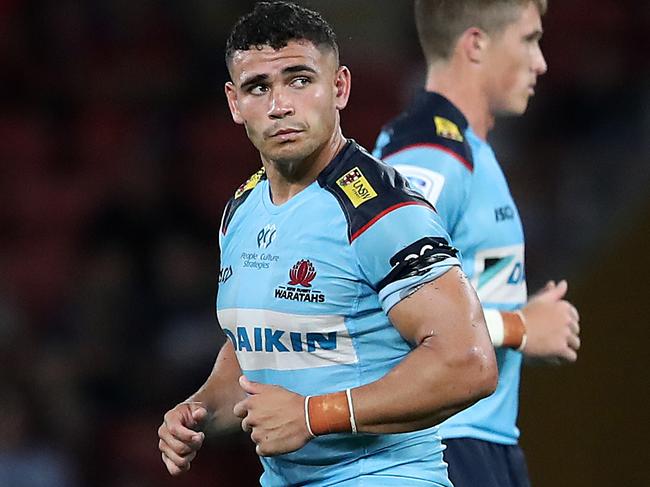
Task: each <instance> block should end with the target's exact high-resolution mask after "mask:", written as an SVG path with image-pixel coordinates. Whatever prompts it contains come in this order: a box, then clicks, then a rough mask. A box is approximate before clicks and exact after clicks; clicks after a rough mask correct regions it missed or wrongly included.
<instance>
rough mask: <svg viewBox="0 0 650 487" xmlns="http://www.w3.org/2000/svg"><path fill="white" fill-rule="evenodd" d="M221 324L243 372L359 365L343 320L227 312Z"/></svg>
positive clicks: (241, 310)
mask: <svg viewBox="0 0 650 487" xmlns="http://www.w3.org/2000/svg"><path fill="white" fill-rule="evenodd" d="M218 317H219V322H220V324H221V327H222V328H223V330H224V332H225V333H226V335H227V336H228V338H229V339H230V340H231V341H232V342H233V344H234V346H235V350H236V352H237V358H238V359H239V364H240V365H241V368H242V369H243V370H261V369H272V370H297V369H310V368H315V367H327V366H331V365H345V364H353V363H356V362H357V361H358V357H357V353H356V350H355V349H354V346H353V344H352V338H351V337H350V334H349V332H348V329H347V327H346V326H345V320H344V318H343V316H336V315H295V314H289V313H280V312H277V311H270V310H264V309H247V308H227V309H220V310H219V311H218Z"/></svg>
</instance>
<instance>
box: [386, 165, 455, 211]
mask: <svg viewBox="0 0 650 487" xmlns="http://www.w3.org/2000/svg"><path fill="white" fill-rule="evenodd" d="M395 169H396V170H397V171H399V173H400V174H401V175H402V176H404V177H405V178H406V179H407V180H408V182H409V184H410V186H411V188H413V189H414V190H415V191H417V192H418V193H420V194H421V195H422V196H424V197H425V198H426V199H427V201H428V202H429V203H431V204H432V205H433V206H436V203H437V202H438V198H440V193H442V188H443V187H444V185H445V177H444V176H443V175H442V174H440V173H439V172H436V171H431V170H430V169H425V168H423V167H419V166H412V165H410V164H395Z"/></svg>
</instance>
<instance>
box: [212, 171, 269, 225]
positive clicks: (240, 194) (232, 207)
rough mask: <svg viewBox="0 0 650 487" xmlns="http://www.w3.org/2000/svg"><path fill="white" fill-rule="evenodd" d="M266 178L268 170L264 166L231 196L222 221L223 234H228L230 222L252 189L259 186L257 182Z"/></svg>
mask: <svg viewBox="0 0 650 487" xmlns="http://www.w3.org/2000/svg"><path fill="white" fill-rule="evenodd" d="M264 179H266V171H265V170H264V168H261V169H260V170H259V171H257V172H256V173H255V174H253V175H252V176H251V177H250V178H248V179H247V180H246V182H245V183H244V184H242V185H241V186H240V187H239V188H238V189H237V191H235V195H234V196H233V197H232V198H230V200H228V203H227V204H226V209H225V211H224V214H223V221H222V222H221V233H222V234H223V235H225V234H226V230H227V229H228V224H229V223H230V221H231V220H232V217H233V216H234V215H235V212H236V211H237V209H238V208H239V207H240V206H241V205H242V204H243V203H244V201H246V198H248V195H250V194H251V191H253V189H254V188H255V186H257V184H258V183H259V182H260V181H263V180H264Z"/></svg>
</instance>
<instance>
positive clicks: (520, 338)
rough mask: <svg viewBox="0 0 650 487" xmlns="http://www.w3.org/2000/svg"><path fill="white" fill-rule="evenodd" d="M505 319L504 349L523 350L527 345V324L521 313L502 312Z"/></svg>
mask: <svg viewBox="0 0 650 487" xmlns="http://www.w3.org/2000/svg"><path fill="white" fill-rule="evenodd" d="M501 317H502V318H503V345H502V346H503V347H508V348H514V349H515V350H521V349H522V348H523V347H524V346H525V345H526V323H525V321H524V315H523V314H522V312H521V311H519V310H517V311H514V312H509V311H501Z"/></svg>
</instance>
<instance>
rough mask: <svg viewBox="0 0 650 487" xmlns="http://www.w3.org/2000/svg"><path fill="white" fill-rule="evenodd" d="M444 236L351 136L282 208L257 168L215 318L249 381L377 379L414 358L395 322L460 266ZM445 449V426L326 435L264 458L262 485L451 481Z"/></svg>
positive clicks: (227, 225)
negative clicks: (407, 304) (394, 311)
mask: <svg viewBox="0 0 650 487" xmlns="http://www.w3.org/2000/svg"><path fill="white" fill-rule="evenodd" d="M448 241H449V237H448V235H447V234H446V232H445V231H444V230H443V228H442V226H441V223H440V219H439V217H438V216H437V215H436V213H435V211H434V210H433V209H432V207H431V205H430V204H429V203H428V202H426V200H425V199H424V198H422V197H421V196H419V195H418V194H417V193H415V192H412V191H410V190H409V189H408V188H407V187H406V184H405V181H404V179H403V178H402V177H401V176H399V174H398V173H396V171H395V170H394V169H392V168H391V167H389V166H387V165H385V164H383V163H381V162H379V161H377V160H376V159H374V158H373V157H372V156H370V155H369V154H368V153H367V152H366V151H365V150H363V149H361V148H360V147H359V146H358V145H357V144H356V143H355V142H353V141H351V142H349V143H348V144H347V146H346V147H345V148H344V149H343V150H342V151H341V153H340V154H339V155H338V156H337V157H336V158H335V159H334V160H333V161H332V162H331V163H330V164H329V165H328V166H327V168H326V169H325V170H324V171H323V172H322V173H321V175H320V176H319V178H318V180H317V181H315V182H314V183H313V184H311V185H310V186H308V187H307V188H305V189H304V190H303V191H301V192H300V193H298V194H297V195H295V196H294V197H292V198H291V199H290V200H289V201H287V202H286V203H284V204H282V205H279V206H276V205H274V204H273V203H272V201H271V198H270V189H269V184H268V180H266V177H265V176H264V173H263V171H260V172H259V173H257V174H256V175H255V176H253V177H252V178H251V179H250V180H249V181H248V182H247V183H245V184H244V185H242V187H241V188H240V189H239V190H238V192H237V193H236V195H235V197H234V198H233V199H231V201H230V202H229V205H228V206H227V208H226V211H225V213H224V218H223V221H222V226H221V234H220V248H221V269H220V276H219V282H220V283H219V290H218V295H217V310H218V317H219V322H220V324H221V326H222V328H223V330H224V332H225V333H226V335H227V336H228V338H229V339H230V340H231V341H232V342H233V344H234V345H235V350H236V353H237V358H238V360H239V362H240V365H241V367H242V370H243V371H244V374H245V375H246V376H247V377H248V378H249V379H251V380H253V381H258V382H262V383H266V384H276V385H280V386H283V387H285V388H287V389H289V390H291V391H294V392H297V393H299V394H302V395H318V394H325V393H329V392H335V391H340V390H343V389H345V388H348V387H356V386H360V385H364V384H367V383H369V382H373V381H375V380H377V379H379V378H381V377H382V376H384V375H385V374H386V373H387V372H388V371H389V370H390V369H392V368H393V367H394V366H395V365H397V364H398V363H399V362H400V361H401V360H402V359H403V358H404V356H405V355H406V354H408V353H409V351H410V350H411V346H410V345H409V343H407V342H406V341H405V340H404V339H403V338H402V337H401V336H400V334H399V333H398V332H397V330H396V329H395V328H394V327H393V326H392V325H391V323H390V321H389V319H388V317H387V313H388V311H389V309H390V308H391V307H392V306H393V305H395V304H396V303H398V302H399V301H400V300H401V299H402V298H404V297H405V296H407V295H408V294H409V292H411V291H412V290H413V288H414V287H416V286H417V285H418V284H421V283H423V282H426V281H430V280H433V279H435V278H436V277H438V276H440V275H441V274H443V273H444V272H446V271H447V270H448V269H449V268H450V267H451V266H454V265H460V263H459V261H458V260H457V259H456V257H455V255H456V251H455V249H453V248H452V247H450V245H449V244H448ZM407 257H408V258H407ZM414 257H417V258H414ZM414 270H415V271H414ZM395 400H399V398H398V397H396V398H395ZM442 448H443V446H442V445H441V442H440V438H439V437H438V436H437V435H436V429H435V428H430V429H427V430H422V431H418V432H412V433H402V434H392V435H371V434H358V435H352V434H335V435H326V436H322V437H318V438H316V439H314V440H312V441H310V442H309V443H308V444H307V445H306V446H304V447H303V448H302V449H300V450H298V451H296V452H293V453H289V454H286V455H281V456H277V457H271V458H261V461H262V463H263V465H264V474H263V475H262V478H261V483H262V485H265V486H286V485H331V484H336V485H345V486H348V485H349V486H361V485H364V486H365V485H381V486H390V485H395V486H397V485H399V486H410V485H413V486H425V485H441V486H449V485H450V483H449V481H448V480H447V470H446V464H445V463H444V462H443V460H442Z"/></svg>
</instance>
